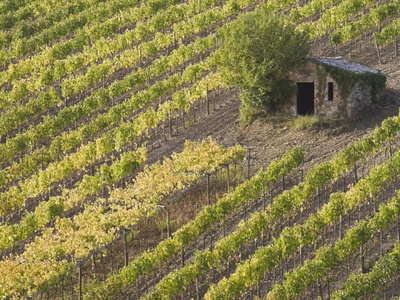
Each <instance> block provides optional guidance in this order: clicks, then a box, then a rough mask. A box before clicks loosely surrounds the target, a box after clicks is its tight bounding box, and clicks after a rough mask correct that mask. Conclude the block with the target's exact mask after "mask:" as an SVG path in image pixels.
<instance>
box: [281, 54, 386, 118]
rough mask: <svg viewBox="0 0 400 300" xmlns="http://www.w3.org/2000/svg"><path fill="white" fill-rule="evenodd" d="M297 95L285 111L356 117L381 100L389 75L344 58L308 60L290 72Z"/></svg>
mask: <svg viewBox="0 0 400 300" xmlns="http://www.w3.org/2000/svg"><path fill="white" fill-rule="evenodd" d="M289 76H290V78H289V79H290V80H291V81H293V82H294V83H295V84H296V87H297V94H295V95H294V96H293V97H292V99H290V101H288V103H287V105H286V106H285V108H284V113H286V114H290V115H308V114H315V115H319V116H337V117H350V118H351V117H354V116H356V115H357V113H358V112H360V111H361V110H363V109H364V108H366V107H368V106H369V105H370V104H371V103H372V102H374V101H376V100H377V98H379V94H380V92H381V91H382V90H383V89H384V87H385V84H386V76H385V75H384V74H383V73H382V72H381V71H378V70H375V69H372V68H369V67H366V66H363V65H361V64H358V63H355V62H351V61H348V60H346V59H344V58H342V57H334V58H332V57H307V58H305V59H304V60H303V62H302V63H301V64H300V65H299V66H298V67H297V68H295V69H294V70H292V72H291V73H290V75H289Z"/></svg>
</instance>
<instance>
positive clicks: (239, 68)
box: [217, 11, 311, 123]
mask: <svg viewBox="0 0 400 300" xmlns="http://www.w3.org/2000/svg"><path fill="white" fill-rule="evenodd" d="M220 35H221V37H222V41H223V43H222V45H221V47H220V48H219V50H218V52H217V63H218V64H219V66H220V72H221V74H222V76H223V79H224V81H225V82H226V83H227V84H228V85H229V86H237V87H238V88H239V90H240V99H241V101H242V106H241V117H242V122H243V123H248V122H249V121H250V120H251V117H252V115H253V114H254V112H256V111H259V110H263V111H265V110H266V111H276V110H277V108H278V107H279V106H280V105H282V104H283V103H284V102H285V101H286V100H288V99H289V97H290V96H291V94H292V93H293V92H294V91H295V86H294V84H293V82H291V81H290V80H288V79H287V78H288V76H287V75H288V73H289V71H290V70H292V69H293V68H294V67H295V66H296V65H297V64H299V63H300V62H301V59H302V58H303V57H304V56H306V55H307V54H308V53H309V51H310V46H311V45H310V42H309V35H308V33H307V32H300V31H298V30H296V27H295V25H294V24H291V23H289V22H288V21H287V20H285V19H284V17H282V16H280V17H279V18H278V17H274V16H270V15H269V14H268V13H267V12H265V11H257V12H254V13H250V14H245V15H241V16H239V17H238V19H237V20H236V21H235V22H232V23H230V24H228V25H227V26H225V27H223V28H222V29H221V31H220Z"/></svg>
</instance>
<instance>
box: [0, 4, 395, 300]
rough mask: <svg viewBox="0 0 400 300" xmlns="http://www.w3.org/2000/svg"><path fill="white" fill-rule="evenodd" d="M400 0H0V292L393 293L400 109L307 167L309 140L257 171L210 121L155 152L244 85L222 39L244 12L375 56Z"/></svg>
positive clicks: (91, 295)
mask: <svg viewBox="0 0 400 300" xmlns="http://www.w3.org/2000/svg"><path fill="white" fill-rule="evenodd" d="M399 5H400V3H399V2H398V1H378V0H357V1H354V0H343V1H334V0H306V1H300V0H284V1H282V0H271V1H262V0H218V1H217V0H168V1H165V0H144V1H137V0H122V1H115V0H113V1H104V0H73V1H55V0H46V1H39V0H32V1H26V0H18V1H10V0H5V1H2V2H1V3H0V87H1V88H0V219H1V223H0V256H1V259H0V299H11V298H15V299H18V298H23V297H28V298H30V297H32V298H36V297H41V298H48V299H58V298H62V299H65V298H71V299H113V298H118V297H120V298H127V299H178V298H179V299H190V298H196V299H200V298H205V299H231V298H235V297H238V298H246V297H249V296H250V297H251V298H252V297H254V296H258V297H260V298H263V299H265V298H266V299H285V298H293V297H303V298H307V297H311V298H317V297H318V296H319V297H321V298H323V299H325V298H328V297H330V298H331V299H339V298H343V299H344V298H346V299H347V298H348V297H356V298H364V297H370V296H375V297H381V296H382V295H383V296H385V295H386V296H388V295H389V294H390V296H391V297H394V296H398V295H399V292H398V288H397V287H396V281H398V278H399V277H400V270H399V265H400V264H399V259H398V252H399V250H398V248H399V246H398V244H396V243H398V237H400V225H399V224H400V223H399V218H398V216H399V211H398V193H397V191H396V188H397V184H398V182H397V177H398V175H399V171H400V170H399V167H398V166H399V165H400V161H399V159H400V154H399V150H398V148H399V143H398V135H399V134H398V131H399V130H400V116H396V117H392V118H388V119H386V120H385V121H384V122H383V123H382V125H381V126H380V127H377V128H376V129H375V130H374V131H373V132H372V133H371V134H370V135H368V136H366V137H364V138H363V139H361V140H358V141H355V142H354V143H353V144H351V145H349V146H347V147H345V148H343V149H342V150H341V151H339V152H337V153H336V154H335V155H333V156H332V157H331V158H330V159H329V160H328V161H324V162H318V163H317V164H315V165H313V166H311V167H307V169H305V168H304V166H303V163H304V160H307V149H305V148H303V147H293V148H291V149H289V150H288V151H287V152H286V153H285V154H283V155H282V156H281V157H280V158H277V159H276V160H274V161H271V162H270V164H269V166H268V167H266V168H265V169H261V170H254V169H253V168H251V167H250V166H251V162H252V156H251V149H247V152H246V149H245V148H244V147H242V146H232V147H229V148H224V147H222V146H221V145H219V144H218V143H217V142H215V141H214V140H212V139H211V138H209V139H206V140H203V141H202V142H189V141H187V142H186V143H185V145H184V146H183V149H176V150H179V153H177V154H172V155H171V151H172V150H170V149H169V148H168V147H166V148H165V149H168V150H165V151H167V152H168V151H170V152H169V153H168V154H169V155H168V156H167V157H163V158H161V157H158V153H160V152H163V146H164V145H169V143H171V145H173V144H174V143H177V144H179V143H182V144H183V142H182V140H181V136H183V137H184V136H185V134H186V133H187V132H189V131H190V129H191V127H192V126H193V125H195V124H197V123H198V122H199V121H200V122H206V121H207V119H206V118H208V117H210V116H211V117H212V115H215V114H217V113H218V112H219V111H222V110H224V109H229V108H228V107H229V106H230V105H231V102H230V101H231V100H232V99H235V101H236V100H237V97H236V94H237V91H236V89H231V87H230V86H229V84H228V83H227V82H225V81H223V80H222V76H221V74H220V73H219V70H218V67H217V66H216V58H217V56H216V55H215V54H216V51H217V50H218V48H219V46H220V44H221V43H223V40H222V39H221V38H220V37H221V35H220V34H219V30H220V28H221V27H223V26H225V24H227V23H230V22H234V20H235V18H236V17H237V16H238V15H240V14H244V13H246V14H252V12H253V11H254V10H260V9H262V10H266V11H267V12H268V13H270V14H271V15H277V14H279V15H280V16H281V17H282V18H285V19H286V20H287V21H288V22H295V23H296V24H297V26H298V28H299V29H300V30H306V31H308V32H309V33H310V35H311V37H312V39H313V40H314V41H316V44H315V45H317V43H318V44H319V45H320V46H321V47H323V46H326V47H327V48H328V49H331V50H332V51H334V52H336V51H337V50H338V49H346V48H345V47H348V46H349V45H350V51H351V44H352V43H354V42H355V41H356V42H358V41H359V40H360V41H363V39H365V38H368V37H369V42H370V44H371V45H373V47H374V48H375V49H376V51H377V53H378V59H379V61H381V59H382V57H381V56H382V55H386V56H387V54H385V52H384V51H383V50H384V48H385V47H386V46H388V45H389V43H390V42H392V41H394V46H395V54H396V55H397V37H398V33H399V28H400V26H398V25H399V24H398V17H399V8H400V6H399ZM340 47H342V48H340ZM386 59H388V58H386ZM225 100H226V101H225ZM226 104H227V105H226ZM195 126H196V125H195ZM192 129H193V128H192ZM203 136H206V135H203ZM203 136H202V137H203ZM200 139H201V138H200V137H199V138H198V140H200ZM244 158H245V159H244ZM243 159H244V160H243ZM343 266H345V268H346V272H345V275H346V276H343V278H341V279H340V281H341V282H342V284H339V283H338V281H339V278H340V274H341V273H340V272H341V271H342V270H343V268H344V267H343ZM358 270H359V272H358ZM306 275H307V276H306ZM385 278H390V279H391V281H390V282H389V281H388V280H386V281H385V280H384V279H385ZM360 286H362V287H363V288H360Z"/></svg>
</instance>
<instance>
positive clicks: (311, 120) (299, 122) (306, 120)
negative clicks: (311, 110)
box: [290, 115, 326, 129]
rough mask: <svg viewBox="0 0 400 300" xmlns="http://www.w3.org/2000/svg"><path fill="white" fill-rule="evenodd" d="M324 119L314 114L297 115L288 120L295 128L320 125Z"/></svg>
mask: <svg viewBox="0 0 400 300" xmlns="http://www.w3.org/2000/svg"><path fill="white" fill-rule="evenodd" d="M325 122H326V120H325V119H322V118H321V117H317V116H315V115H310V116H297V117H295V118H293V119H292V120H291V122H290V126H291V127H292V128H295V129H312V128H315V126H319V125H322V124H323V123H325Z"/></svg>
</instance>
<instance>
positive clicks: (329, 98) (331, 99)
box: [328, 82, 333, 101]
mask: <svg viewBox="0 0 400 300" xmlns="http://www.w3.org/2000/svg"><path fill="white" fill-rule="evenodd" d="M328 101H333V82H328Z"/></svg>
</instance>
